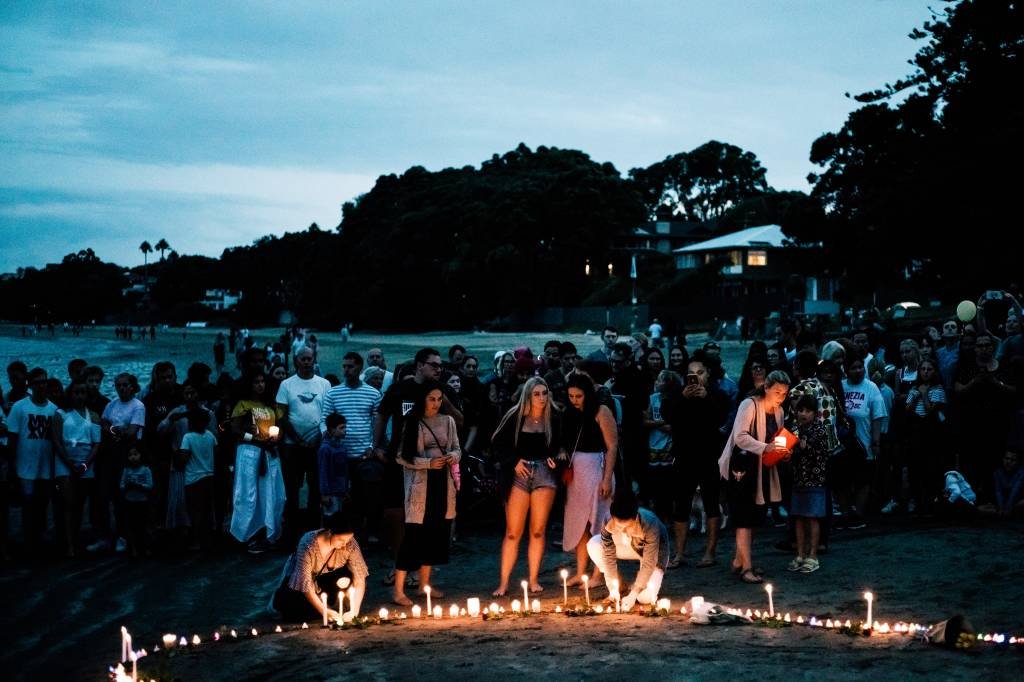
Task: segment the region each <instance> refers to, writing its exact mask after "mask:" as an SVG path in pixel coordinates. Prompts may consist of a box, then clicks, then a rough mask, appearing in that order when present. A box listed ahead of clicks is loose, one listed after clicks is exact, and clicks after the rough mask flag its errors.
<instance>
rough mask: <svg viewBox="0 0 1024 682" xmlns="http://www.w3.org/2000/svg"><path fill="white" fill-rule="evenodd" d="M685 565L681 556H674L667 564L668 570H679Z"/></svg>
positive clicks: (684, 560)
mask: <svg viewBox="0 0 1024 682" xmlns="http://www.w3.org/2000/svg"><path fill="white" fill-rule="evenodd" d="M685 565H686V559H684V558H683V557H681V556H674V557H672V558H671V559H670V560H669V562H668V567H669V568H679V567H680V566H685Z"/></svg>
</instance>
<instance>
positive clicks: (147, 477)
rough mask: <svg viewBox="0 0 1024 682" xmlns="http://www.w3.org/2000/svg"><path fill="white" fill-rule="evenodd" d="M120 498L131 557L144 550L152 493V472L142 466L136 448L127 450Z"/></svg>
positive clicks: (140, 456)
mask: <svg viewBox="0 0 1024 682" xmlns="http://www.w3.org/2000/svg"><path fill="white" fill-rule="evenodd" d="M120 487H121V498H122V504H123V507H124V518H125V525H126V526H127V527H128V528H127V529H126V530H127V535H128V538H127V540H128V548H129V549H130V550H131V553H132V556H133V557H138V556H139V554H140V550H144V549H145V537H146V521H147V520H148V519H149V499H150V496H151V495H152V493H153V472H152V471H150V469H149V467H147V466H144V465H143V464H142V453H141V452H139V449H138V447H135V446H133V447H132V448H131V449H130V450H128V461H127V464H126V465H125V467H124V471H122V472H121V486H120Z"/></svg>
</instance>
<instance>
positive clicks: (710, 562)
mask: <svg viewBox="0 0 1024 682" xmlns="http://www.w3.org/2000/svg"><path fill="white" fill-rule="evenodd" d="M717 563H718V559H715V558H714V557H709V556H706V557H704V558H703V559H701V560H700V561H698V562H697V568H707V567H708V566H714V565H715V564H717Z"/></svg>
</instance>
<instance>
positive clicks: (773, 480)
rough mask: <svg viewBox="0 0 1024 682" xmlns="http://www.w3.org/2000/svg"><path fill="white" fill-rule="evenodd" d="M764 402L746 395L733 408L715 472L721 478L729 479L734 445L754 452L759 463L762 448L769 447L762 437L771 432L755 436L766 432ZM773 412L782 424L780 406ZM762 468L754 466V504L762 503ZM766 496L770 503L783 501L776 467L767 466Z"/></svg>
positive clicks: (761, 399)
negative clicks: (730, 422)
mask: <svg viewBox="0 0 1024 682" xmlns="http://www.w3.org/2000/svg"><path fill="white" fill-rule="evenodd" d="M763 405H764V399H763V398H760V397H753V398H745V399H744V400H743V402H741V403H740V406H739V408H738V409H737V411H736V419H735V421H733V423H732V432H731V433H730V434H729V439H728V440H727V441H726V442H725V449H723V450H722V455H721V456H720V457H719V458H718V471H719V473H720V474H721V475H722V478H724V479H726V480H728V479H729V459H730V458H731V457H732V451H733V448H735V447H738V448H740V449H741V450H746V451H747V452H750V453H753V454H755V455H757V458H758V463H759V464H760V463H761V460H762V456H763V455H764V451H765V448H767V447H768V443H767V442H765V441H764V440H763V439H764V438H771V435H764V436H762V437H761V438H758V437H757V434H759V433H760V434H764V432H765V422H766V421H767V420H766V417H765V411H764V407H763ZM774 411H775V423H776V424H778V425H779V426H781V425H782V424H783V420H782V407H776V408H775V410H774ZM772 435H774V434H772ZM764 471H765V467H763V466H759V467H758V468H757V489H756V492H755V494H754V503H755V504H764V503H765V501H764V481H763V474H764ZM768 498H769V501H770V502H781V501H782V485H781V484H780V483H779V472H778V470H777V469H776V467H770V468H768Z"/></svg>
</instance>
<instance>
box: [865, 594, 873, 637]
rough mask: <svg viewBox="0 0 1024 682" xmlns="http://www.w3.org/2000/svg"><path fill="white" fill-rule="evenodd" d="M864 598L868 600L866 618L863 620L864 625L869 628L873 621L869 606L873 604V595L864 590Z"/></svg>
mask: <svg viewBox="0 0 1024 682" xmlns="http://www.w3.org/2000/svg"><path fill="white" fill-rule="evenodd" d="M864 599H866V600H867V602H868V619H867V620H866V621H864V627H865V628H868V629H870V628H871V624H872V623H874V621H873V620H871V607H872V606H873V603H874V601H875V595H873V594H871V593H870V592H865V593H864Z"/></svg>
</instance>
